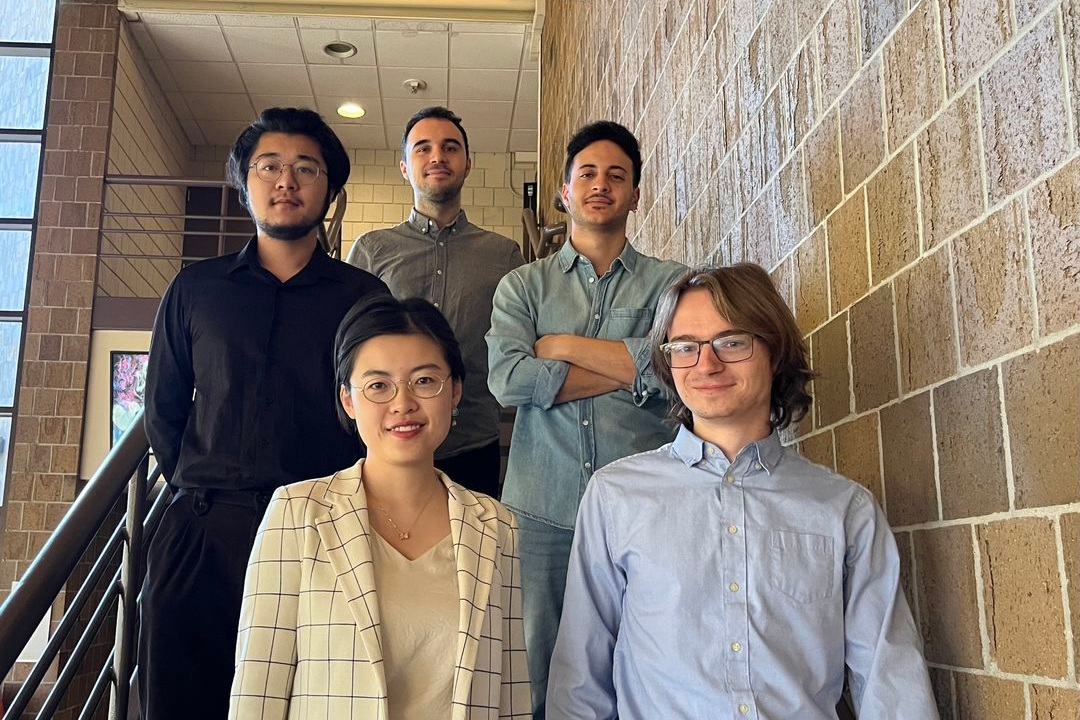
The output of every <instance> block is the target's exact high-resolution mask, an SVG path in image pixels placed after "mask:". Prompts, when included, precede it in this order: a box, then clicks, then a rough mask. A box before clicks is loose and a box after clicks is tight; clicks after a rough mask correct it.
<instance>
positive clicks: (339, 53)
mask: <svg viewBox="0 0 1080 720" xmlns="http://www.w3.org/2000/svg"><path fill="white" fill-rule="evenodd" d="M323 52H324V53H326V54H327V55H329V56H330V57H335V58H341V59H344V58H351V57H352V56H353V55H355V54H356V46H355V45H353V44H352V43H347V42H345V41H344V40H335V41H334V42H329V43H326V45H323Z"/></svg>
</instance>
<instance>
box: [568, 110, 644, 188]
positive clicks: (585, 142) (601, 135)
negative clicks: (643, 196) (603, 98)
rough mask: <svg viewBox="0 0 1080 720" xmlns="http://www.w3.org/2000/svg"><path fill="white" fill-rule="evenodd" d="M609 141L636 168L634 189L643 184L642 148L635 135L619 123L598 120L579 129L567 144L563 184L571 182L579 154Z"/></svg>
mask: <svg viewBox="0 0 1080 720" xmlns="http://www.w3.org/2000/svg"><path fill="white" fill-rule="evenodd" d="M601 140H609V141H611V142H613V143H615V144H616V145H618V146H619V149H620V150H622V151H623V152H624V153H626V156H627V157H628V158H630V163H631V164H632V165H633V166H634V173H633V174H634V187H637V186H638V183H640V182H641V147H640V146H639V145H638V141H637V138H636V137H634V133H632V132H630V131H629V130H627V129H626V128H625V127H623V126H622V125H620V124H619V123H617V122H613V121H611V120H597V121H596V122H593V123H589V124H588V125H585V126H583V127H581V128H579V129H578V131H577V132H576V133H574V135H573V137H571V138H570V142H568V143H567V144H566V163H565V164H564V165H563V182H570V173H571V172H572V171H573V169H574V158H576V157H577V155H578V153H579V152H581V151H582V150H584V149H585V148H587V147H589V146H590V145H592V144H593V143H594V142H600V141H601Z"/></svg>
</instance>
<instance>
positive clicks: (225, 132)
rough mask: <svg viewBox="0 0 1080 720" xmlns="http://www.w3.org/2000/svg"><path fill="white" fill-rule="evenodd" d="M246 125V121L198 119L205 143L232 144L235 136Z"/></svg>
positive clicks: (226, 145) (237, 135) (228, 145)
mask: <svg viewBox="0 0 1080 720" xmlns="http://www.w3.org/2000/svg"><path fill="white" fill-rule="evenodd" d="M247 126H248V123H246V122H220V121H216V120H200V121H199V127H200V128H202V132H203V136H204V137H206V143H205V144H207V145H223V146H225V147H230V146H232V144H233V143H235V142H236V138H237V137H239V136H240V133H241V132H243V131H244V128H246V127H247Z"/></svg>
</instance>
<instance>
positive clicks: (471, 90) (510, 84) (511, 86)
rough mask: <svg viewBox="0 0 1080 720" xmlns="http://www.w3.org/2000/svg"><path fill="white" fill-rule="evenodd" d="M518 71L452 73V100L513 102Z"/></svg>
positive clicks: (463, 71)
mask: <svg viewBox="0 0 1080 720" xmlns="http://www.w3.org/2000/svg"><path fill="white" fill-rule="evenodd" d="M517 79H518V73H517V71H516V70H476V69H473V70H456V69H452V70H451V71H450V98H451V100H453V101H455V102H457V101H459V100H513V99H514V92H515V90H516V87H515V86H516V85H517Z"/></svg>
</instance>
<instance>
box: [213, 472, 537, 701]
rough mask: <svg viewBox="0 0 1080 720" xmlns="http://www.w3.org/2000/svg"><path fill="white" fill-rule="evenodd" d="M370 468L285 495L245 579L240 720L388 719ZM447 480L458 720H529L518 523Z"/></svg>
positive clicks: (270, 511)
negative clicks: (365, 475)
mask: <svg viewBox="0 0 1080 720" xmlns="http://www.w3.org/2000/svg"><path fill="white" fill-rule="evenodd" d="M362 464H363V461H360V462H358V463H357V464H356V465H354V466H353V467H351V468H349V469H348V470H343V471H341V472H339V473H336V474H335V475H333V476H331V477H329V478H323V479H320V480H308V481H304V482H299V483H295V484H293V485H287V486H285V487H283V488H279V489H278V490H277V491H276V492H275V493H274V497H273V500H271V502H270V506H269V507H268V508H267V511H266V517H265V518H263V522H262V525H261V527H260V528H259V532H258V535H257V536H256V538H255V547H254V548H253V549H252V552H251V560H250V562H249V564H248V569H247V577H246V580H245V583H244V601H243V606H242V608H241V611H240V634H239V637H238V639H237V648H236V675H235V677H234V678H233V685H232V697H231V700H230V707H229V718H230V719H231V720H285V719H286V718H289V719H291V720H301V719H303V720H314V719H316V718H318V719H320V720H349V719H352V720H361V719H362V720H385V719H386V718H388V717H389V716H388V714H387V712H388V711H387V696H386V677H385V675H384V670H383V655H382V645H381V632H380V627H379V603H378V602H377V600H376V598H377V593H376V589H375V580H374V571H373V568H372V560H371V544H370V543H371V540H372V539H373V538H372V537H371V533H372V530H371V525H370V522H369V520H368V508H367V501H366V498H365V496H364V489H363V486H362V485H361V483H360V472H361V467H362ZM441 479H442V481H443V483H444V484H445V485H446V488H447V490H448V492H449V510H450V534H451V539H452V541H453V546H454V556H455V557H456V559H457V579H458V590H459V597H460V598H461V600H460V615H459V620H458V635H457V648H456V651H455V652H456V657H457V658H458V660H457V663H456V667H455V669H454V681H453V706H452V712H451V715H450V718H451V720H497V719H499V718H521V719H522V720H525V719H526V718H529V717H530V714H531V705H530V703H531V700H530V689H529V671H528V665H527V662H526V657H525V637H524V633H523V630H522V624H521V587H520V578H519V569H518V551H517V526H516V522H515V521H514V518H513V516H512V515H511V514H510V512H509V511H508V510H507V509H506V508H505V507H503V506H502V505H501V504H499V503H498V502H496V501H495V500H492V499H491V498H489V497H487V496H486V495H475V494H473V493H472V492H470V491H469V490H467V489H465V488H463V487H461V486H460V485H458V484H456V483H454V482H452V481H450V480H449V479H448V478H447V477H446V476H445V475H441ZM410 720H411V719H410ZM416 720H428V719H426V718H423V719H421V718H417V719H416ZM431 720H436V719H434V718H432V719H431ZM438 720H442V719H441V718H440V719H438Z"/></svg>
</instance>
